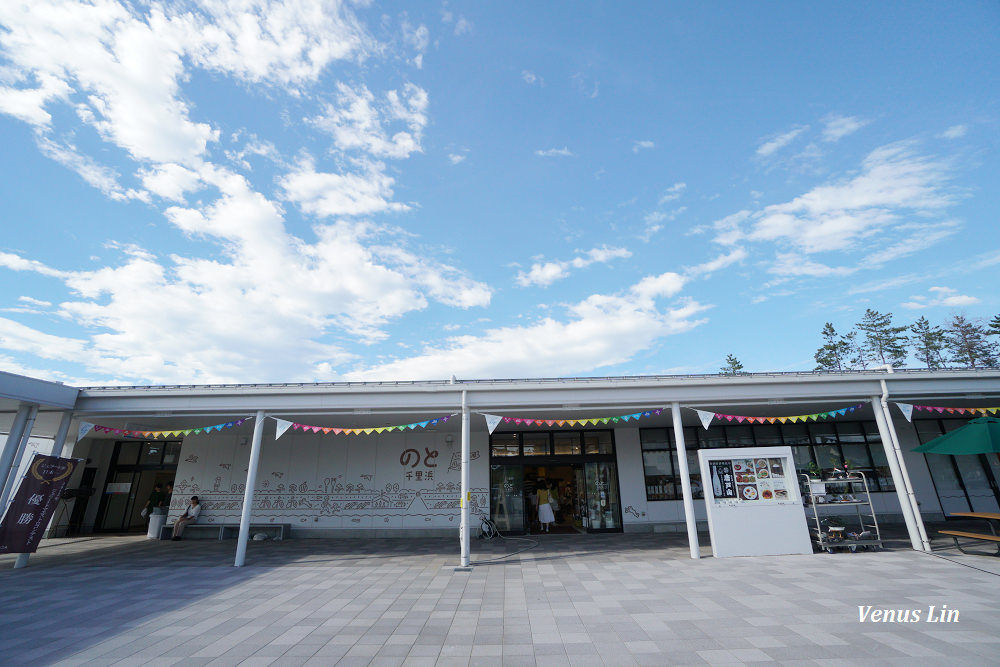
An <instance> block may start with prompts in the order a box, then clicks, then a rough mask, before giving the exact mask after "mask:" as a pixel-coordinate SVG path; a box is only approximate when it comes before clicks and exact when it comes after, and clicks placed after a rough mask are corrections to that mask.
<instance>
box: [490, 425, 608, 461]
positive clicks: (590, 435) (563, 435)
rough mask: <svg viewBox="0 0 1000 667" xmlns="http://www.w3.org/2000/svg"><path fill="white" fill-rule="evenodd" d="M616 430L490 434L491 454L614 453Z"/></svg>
mask: <svg viewBox="0 0 1000 667" xmlns="http://www.w3.org/2000/svg"><path fill="white" fill-rule="evenodd" d="M614 454H615V441H614V435H613V432H612V431H610V430H607V431H571V430H569V429H566V430H560V431H519V432H514V433H494V434H492V435H490V458H494V459H499V458H510V457H536V456H580V457H582V456H588V457H589V456H601V457H613V456H614Z"/></svg>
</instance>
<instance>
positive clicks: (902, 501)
mask: <svg viewBox="0 0 1000 667" xmlns="http://www.w3.org/2000/svg"><path fill="white" fill-rule="evenodd" d="M871 403H872V411H873V412H874V413H875V423H876V424H877V425H878V432H879V436H880V437H881V438H882V448H883V449H884V450H885V458H886V460H887V461H888V462H889V471H890V472H891V473H892V484H893V486H895V487H896V497H897V498H898V499H899V507H900V509H901V510H902V512H903V521H904V522H905V523H906V532H907V533H908V534H909V536H910V544H911V545H912V546H913V549H914V551H923V545H922V544H921V543H920V531H919V530H917V522H916V519H915V518H914V516H913V506H912V505H911V504H910V500H909V498H908V497H907V495H906V487H905V486H904V484H903V475H902V473H901V472H900V470H899V460H898V459H897V458H896V452H895V451H894V448H893V444H892V435H890V433H889V427H888V426H887V425H886V421H885V414H883V412H882V406H881V405H880V402H879V397H878V396H872V398H871Z"/></svg>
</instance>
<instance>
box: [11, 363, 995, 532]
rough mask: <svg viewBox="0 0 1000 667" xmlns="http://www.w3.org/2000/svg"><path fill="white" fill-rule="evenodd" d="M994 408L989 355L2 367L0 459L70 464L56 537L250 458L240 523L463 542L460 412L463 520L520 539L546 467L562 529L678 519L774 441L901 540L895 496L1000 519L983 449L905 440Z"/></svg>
mask: <svg viewBox="0 0 1000 667" xmlns="http://www.w3.org/2000/svg"><path fill="white" fill-rule="evenodd" d="M463 401H464V405H465V410H464V411H463ZM998 406H1000V370H996V369H988V370H933V371H926V370H897V371H895V372H886V370H884V369H880V370H872V371H863V372H844V373H829V372H813V373H809V372H803V373H747V374H739V375H728V376H720V375H709V376H655V377H603V378H601V377H594V378H559V379H523V380H462V381H459V380H455V379H452V380H445V381H425V382H364V383H360V382H334V383H314V384H306V383H295V384H244V385H209V386H132V387H80V388H70V387H65V386H63V385H59V384H56V383H47V382H42V381H39V380H34V379H31V378H25V377H22V376H17V375H11V374H0V433H4V432H5V433H14V434H15V435H16V436H18V437H17V438H16V440H17V441H16V442H15V438H8V441H7V443H6V445H5V447H4V450H3V458H2V459H0V464H3V463H5V462H7V463H6V465H7V466H8V469H9V468H10V465H11V464H10V462H8V459H10V460H11V461H13V459H14V458H15V454H16V452H15V453H11V452H12V450H15V449H17V445H18V443H19V442H20V441H22V440H23V441H24V443H25V447H24V448H23V449H24V450H25V452H26V453H27V454H30V452H31V451H32V450H41V451H43V452H44V453H48V452H49V450H53V451H56V450H57V451H61V452H62V454H64V455H66V456H73V457H77V458H82V459H85V461H86V463H85V465H84V466H82V467H81V468H80V469H79V470H78V472H77V473H76V475H75V476H74V479H73V482H72V484H71V486H72V488H74V489H78V490H79V489H82V491H77V492H76V495H75V497H71V498H67V499H66V500H65V507H64V508H62V511H61V512H59V513H57V515H56V517H55V518H54V519H53V523H52V525H51V527H50V534H65V533H66V532H67V531H69V532H75V533H90V532H105V531H107V532H116V533H117V532H122V531H131V530H143V526H144V519H143V518H142V516H141V515H140V510H141V509H142V507H143V505H144V504H145V502H146V500H147V498H148V496H149V494H150V492H151V490H152V488H153V485H154V484H155V483H158V482H159V483H166V482H168V481H172V482H173V483H174V492H173V498H172V502H171V505H170V511H171V513H172V514H174V515H176V514H179V513H180V511H182V509H183V508H184V507H185V505H186V504H187V501H188V499H189V498H190V496H192V495H197V496H199V498H200V499H201V503H202V505H203V513H202V517H201V519H200V523H206V522H208V523H211V522H217V523H238V522H239V521H240V519H241V515H242V510H243V505H244V500H245V498H247V497H248V494H247V489H246V484H247V479H248V476H250V475H251V471H252V470H253V471H255V472H256V476H255V477H256V483H255V484H254V487H255V488H254V489H253V494H252V512H251V516H252V521H253V522H255V523H268V522H271V523H280V524H290V525H291V534H292V536H294V537H297V538H306V537H320V536H322V537H329V536H338V535H343V536H397V535H417V534H419V535H441V534H457V531H458V526H459V524H460V522H461V519H462V513H461V511H460V509H461V508H462V507H463V506H464V503H462V497H463V495H462V488H463V485H462V452H463V440H464V438H463V425H464V426H465V427H466V428H468V453H467V459H468V475H469V477H468V481H467V493H466V495H465V497H466V498H467V500H468V507H469V510H470V513H471V517H472V518H471V521H470V528H471V530H472V531H473V532H474V531H475V530H477V529H478V527H479V523H480V521H479V520H480V519H481V518H491V519H492V520H493V521H494V522H495V523H496V525H497V527H498V528H499V529H500V530H502V531H505V532H507V533H510V534H521V533H526V532H530V531H532V530H533V527H532V523H533V520H534V518H535V517H534V515H533V509H532V506H531V502H530V497H531V494H532V492H533V491H534V490H535V489H536V487H537V485H538V484H539V480H540V479H544V480H545V481H546V483H547V484H549V485H551V486H552V487H553V489H554V493H555V496H556V498H557V499H558V504H559V509H558V511H557V529H558V530H561V531H564V532H597V531H603V532H622V531H627V532H631V531H678V530H679V531H683V530H685V529H688V530H689V531H690V529H691V527H692V526H693V525H696V523H697V522H702V521H704V519H705V512H704V507H703V503H701V502H700V501H699V500H698V498H699V497H700V496H701V492H702V484H703V480H701V476H700V473H699V469H698V465H697V450H698V449H706V448H720V447H738V446H779V445H782V446H790V447H792V449H793V452H794V454H795V461H796V467H797V468H798V472H799V473H802V474H804V473H806V472H808V471H809V470H810V469H813V470H815V469H820V470H823V471H825V472H827V473H829V472H831V471H832V470H833V469H834V468H841V467H843V465H844V464H845V461H846V463H847V465H848V466H849V467H850V469H852V470H855V471H860V472H863V473H865V475H866V478H867V480H868V482H869V487H870V492H871V498H872V503H873V508H874V509H875V511H876V512H877V513H878V515H879V520H880V521H884V522H891V521H900V522H902V521H904V520H907V525H908V526H909V527H910V528H911V537H913V539H914V545H915V546H917V545H919V534H916V533H915V532H914V528H913V526H912V525H911V524H912V522H913V517H914V516H916V515H917V513H916V512H909V514H908V510H907V508H906V507H904V505H903V504H901V503H905V502H906V499H907V497H908V494H912V497H914V498H915V500H916V502H915V503H907V504H910V506H911V507H912V505H913V504H915V505H916V507H917V508H918V510H919V515H922V517H923V518H924V519H928V520H931V519H934V520H941V519H943V518H945V517H947V516H948V515H949V514H951V513H952V512H957V511H992V512H998V511H1000V488H998V484H997V482H998V480H1000V458H998V457H997V456H996V455H989V456H987V455H981V456H964V457H952V456H939V455H932V454H928V455H924V454H916V453H913V452H912V451H911V450H912V449H913V448H914V447H916V446H917V445H919V444H921V443H922V442H925V441H927V440H928V439H931V438H933V437H936V436H937V435H940V434H942V433H944V432H946V431H948V430H951V429H954V428H956V427H958V426H961V425H962V424H964V423H965V422H966V421H968V420H969V419H970V418H972V417H974V416H979V415H980V414H986V413H987V412H988V411H992V412H993V413H994V414H995V413H997V408H998ZM29 418H30V419H29ZM29 421H30V426H27V428H26V425H27V424H28V423H29ZM706 426H707V428H706ZM255 435H256V436H258V437H259V440H260V442H259V445H258V447H259V462H258V465H257V466H256V468H253V467H252V466H251V451H252V450H253V449H254V446H253V445H254V442H253V441H254V436H255ZM0 437H2V436H0ZM894 438H895V440H896V441H897V442H896V443H894V442H893V439H894ZM897 444H898V451H899V452H900V454H898V455H895V454H894V447H895V446H896V445H897ZM53 448H54V449H53ZM679 452H683V454H682V456H681V458H680V459H679V458H678V453H679ZM29 459H30V456H28V455H24V456H22V457H21V459H20V461H21V464H22V466H23V465H25V464H26V462H27V461H28V460H29ZM685 461H686V462H687V463H688V466H687V467H688V479H689V481H690V484H689V485H688V486H689V488H690V494H691V499H692V500H693V503H692V504H691V505H690V507H691V508H692V509H691V510H690V511H689V512H685V503H684V499H683V495H684V486H685V485H684V484H682V481H683V475H682V472H683V468H684V462H685ZM0 467H2V466H0ZM3 472H5V470H4V469H0V473H3ZM16 478H18V473H17V471H16V470H15V471H13V472H12V473H11V474H10V475H9V483H8V488H9V487H10V485H12V484H16ZM88 489H93V494H92V495H88V491H87V490H88ZM67 495H72V494H67ZM692 513H693V515H692Z"/></svg>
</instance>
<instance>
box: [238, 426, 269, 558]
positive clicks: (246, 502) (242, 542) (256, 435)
mask: <svg viewBox="0 0 1000 667" xmlns="http://www.w3.org/2000/svg"><path fill="white" fill-rule="evenodd" d="M263 436H264V411H263V410H258V411H257V418H256V420H255V421H254V425H253V443H252V444H251V445H250V465H248V466H247V486H246V489H245V490H244V491H243V513H242V514H241V515H240V536H239V538H238V539H237V542H236V562H235V563H233V567H243V565H244V564H246V560H247V540H249V539H250V514H251V511H252V510H253V489H254V486H256V485H257V464H258V463H260V441H261V440H262V439H263Z"/></svg>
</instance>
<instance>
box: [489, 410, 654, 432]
mask: <svg viewBox="0 0 1000 667" xmlns="http://www.w3.org/2000/svg"><path fill="white" fill-rule="evenodd" d="M479 414H481V415H483V416H484V417H486V423H487V425H489V424H490V419H492V418H496V419H497V420H498V421H497V424H499V423H500V421H499V420H503V423H505V424H514V425H516V426H549V427H552V426H587V425H588V424H590V425H593V426H597V425H598V424H607V423H608V422H611V423H615V424H617V423H618V422H619V421H629V420H630V419H640V418H642V417H652V416H653V415H661V414H663V409H662V408H657V409H656V410H646V411H644V412H634V413H632V414H628V415H619V416H617V417H584V418H582V419H527V418H524V417H500V416H498V415H488V414H486V413H483V412H481V413H479ZM495 428H496V424H493V425H492V426H491V427H490V433H493V429H495Z"/></svg>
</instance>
